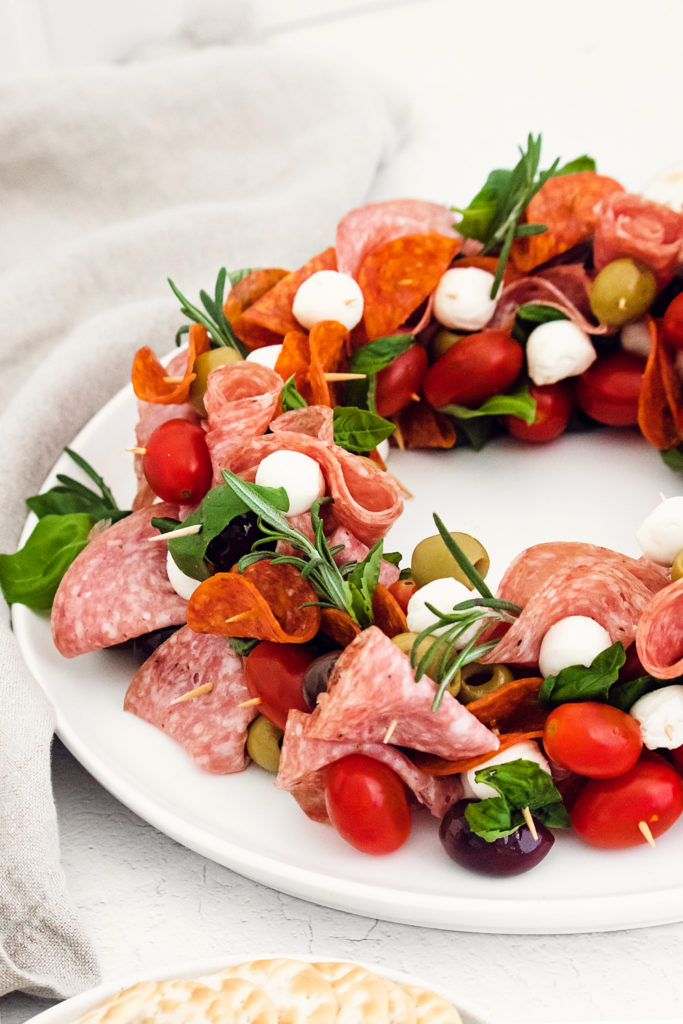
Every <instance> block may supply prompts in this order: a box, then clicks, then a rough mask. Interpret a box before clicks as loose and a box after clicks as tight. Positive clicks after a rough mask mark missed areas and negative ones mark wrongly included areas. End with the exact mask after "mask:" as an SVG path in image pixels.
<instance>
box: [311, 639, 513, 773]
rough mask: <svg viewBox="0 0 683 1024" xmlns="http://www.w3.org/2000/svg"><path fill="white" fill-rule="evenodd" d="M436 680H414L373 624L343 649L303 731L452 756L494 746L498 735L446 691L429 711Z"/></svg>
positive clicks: (402, 657) (405, 659) (403, 657)
mask: <svg viewBox="0 0 683 1024" xmlns="http://www.w3.org/2000/svg"><path fill="white" fill-rule="evenodd" d="M434 693H435V684H434V683H433V681H432V680H431V679H429V677H428V676H423V678H422V679H421V680H420V681H419V682H418V683H416V682H415V673H414V671H413V669H412V668H411V665H410V661H409V659H408V657H407V655H405V654H403V652H402V651H400V650H399V649H398V647H397V646H396V645H395V644H392V642H391V640H389V639H388V638H387V637H386V636H385V635H384V633H382V632H381V631H380V630H379V629H377V628H376V627H374V626H371V627H370V629H366V630H364V631H363V632H362V633H361V634H360V635H359V636H358V637H357V638H356V639H355V640H354V641H353V643H352V644H350V645H349V646H348V647H347V648H346V650H345V651H344V652H343V653H342V654H341V656H340V658H339V660H338V661H337V664H336V665H335V667H334V670H333V672H332V675H331V676H330V680H329V682H328V689H327V692H326V693H323V694H321V695H320V696H319V697H318V704H317V706H316V708H315V711H314V712H313V713H312V715H311V721H310V724H309V726H308V727H307V734H308V736H309V737H310V738H311V739H314V738H315V739H326V740H346V741H351V740H353V741H354V742H358V743H380V744H381V743H382V740H383V739H384V736H385V735H386V732H387V729H388V728H389V726H390V725H392V724H393V723H394V722H395V723H396V725H395V727H394V730H393V732H392V736H391V740H392V743H395V744H396V745H397V746H400V747H410V748H412V749H414V750H425V751H427V752H428V753H430V754H439V755H440V756H441V757H445V758H449V759H455V758H457V757H464V756H471V755H474V754H481V753H485V752H487V751H493V750H496V749H497V747H498V739H497V737H496V736H495V735H494V734H493V733H492V732H491V731H490V730H489V729H487V728H486V726H485V725H482V724H481V722H479V721H477V719H476V718H474V716H473V715H471V714H470V713H469V711H467V709H466V708H465V707H464V706H463V705H462V704H460V703H459V702H458V701H457V700H455V698H454V697H451V695H450V694H449V693H446V694H445V695H444V699H443V701H442V704H441V707H440V708H439V709H438V711H432V703H433V700H434Z"/></svg>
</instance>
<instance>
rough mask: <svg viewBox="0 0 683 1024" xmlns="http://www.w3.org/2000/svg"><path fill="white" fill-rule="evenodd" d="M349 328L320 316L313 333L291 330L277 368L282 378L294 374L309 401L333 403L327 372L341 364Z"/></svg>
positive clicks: (303, 394)
mask: <svg viewBox="0 0 683 1024" xmlns="http://www.w3.org/2000/svg"><path fill="white" fill-rule="evenodd" d="M348 341H349V332H348V331H347V330H346V328H345V327H344V325H343V324H340V323H338V322H337V321H336V320H321V321H320V323H317V324H314V325H313V327H312V328H311V332H310V334H305V333H304V332H303V331H288V332H287V334H286V335H285V339H284V342H283V345H282V352H281V353H280V355H279V356H278V360H277V363H276V364H275V370H276V372H277V373H279V374H280V376H281V377H282V379H283V380H285V381H286V380H289V378H290V377H291V376H292V375H294V383H295V385H296V388H297V390H298V391H299V393H300V394H301V395H302V396H303V397H304V398H305V399H306V401H307V402H308V403H309V404H310V405H332V404H333V402H332V401H331V392H330V386H329V384H328V382H327V381H326V380H325V374H326V373H328V372H329V371H331V370H336V369H338V368H339V366H340V365H341V361H342V357H343V354H344V352H345V350H346V347H347V345H348Z"/></svg>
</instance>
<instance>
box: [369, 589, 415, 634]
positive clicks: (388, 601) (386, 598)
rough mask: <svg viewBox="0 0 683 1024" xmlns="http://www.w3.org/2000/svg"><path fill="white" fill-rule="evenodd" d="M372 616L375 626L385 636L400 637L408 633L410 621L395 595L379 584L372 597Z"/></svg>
mask: <svg viewBox="0 0 683 1024" xmlns="http://www.w3.org/2000/svg"><path fill="white" fill-rule="evenodd" d="M372 614H373V618H374V620H375V625H376V626H377V627H378V628H379V629H381V630H382V632H383V633H384V635H385V636H388V637H392V636H398V634H399V633H406V632H407V631H408V620H407V619H406V615H405V612H404V611H403V609H402V608H401V606H400V604H399V603H398V601H397V600H396V598H395V597H394V595H393V594H392V593H391V592H390V591H389V590H387V588H386V587H385V586H384V585H383V584H382V583H378V584H377V586H376V588H375V593H374V594H373V596H372Z"/></svg>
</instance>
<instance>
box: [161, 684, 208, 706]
mask: <svg viewBox="0 0 683 1024" xmlns="http://www.w3.org/2000/svg"><path fill="white" fill-rule="evenodd" d="M212 690H213V683H202V685H201V686H195V688H194V690H188V691H187V693H182V694H181V695H180V697H176V698H175V700H172V701H171V703H170V705H169V706H170V707H173V705H174V704H180V703H182V701H184V700H192V698H193V697H201V695H202V694H203V693H211V691H212Z"/></svg>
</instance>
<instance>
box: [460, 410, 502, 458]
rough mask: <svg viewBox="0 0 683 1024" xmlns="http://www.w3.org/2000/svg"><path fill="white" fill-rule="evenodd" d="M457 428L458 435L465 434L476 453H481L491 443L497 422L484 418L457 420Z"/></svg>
mask: <svg viewBox="0 0 683 1024" xmlns="http://www.w3.org/2000/svg"><path fill="white" fill-rule="evenodd" d="M454 418H455V428H456V432H457V433H458V435H460V434H464V435H465V437H466V438H467V440H468V441H469V443H470V445H471V446H472V448H474V450H475V452H480V451H481V450H482V448H483V447H484V446H485V445H486V443H487V442H488V441H490V439H491V436H492V434H493V432H494V427H495V420H493V419H491V418H490V417H489V418H487V417H485V416H482V417H481V418H480V419H470V420H467V419H457V417H454Z"/></svg>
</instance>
